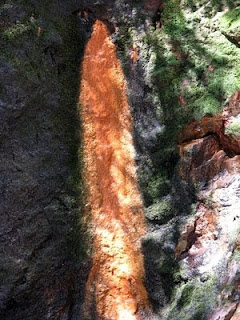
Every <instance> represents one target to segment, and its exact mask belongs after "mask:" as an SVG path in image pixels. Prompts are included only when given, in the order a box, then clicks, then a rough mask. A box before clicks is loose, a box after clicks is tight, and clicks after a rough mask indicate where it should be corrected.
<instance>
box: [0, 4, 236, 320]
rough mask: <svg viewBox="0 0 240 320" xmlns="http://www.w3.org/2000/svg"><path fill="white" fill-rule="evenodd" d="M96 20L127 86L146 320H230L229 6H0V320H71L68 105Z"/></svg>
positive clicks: (74, 175)
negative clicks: (141, 213) (141, 219)
mask: <svg viewBox="0 0 240 320" xmlns="http://www.w3.org/2000/svg"><path fill="white" fill-rule="evenodd" d="M96 17H97V18H98V19H100V20H104V22H105V23H106V24H107V26H108V28H109V31H110V32H112V39H113V41H114V43H115V44H116V46H117V48H118V55H119V58H120V59H121V62H122V67H123V69H124V72H125V75H126V77H127V81H128V101H129V104H130V106H131V112H132V117H133V120H134V124H133V126H134V140H135V145H136V148H137V158H136V161H137V164H138V178H139V185H140V189H141V192H142V195H143V198H144V204H145V212H146V218H147V221H148V222H149V225H148V227H149V230H148V233H147V235H146V236H145V237H144V239H143V246H142V247H143V253H144V262H145V269H146V285H147V288H148V294H149V299H150V300H151V302H152V304H153V308H154V311H155V313H156V318H157V319H163V320H179V319H183V320H206V319H211V320H217V319H219V318H220V319H225V320H226V319H231V320H238V318H239V305H238V302H239V268H238V265H239V239H237V234H238V233H239V206H240V204H239V198H240V194H239V192H240V191H239V183H240V182H239V181H240V177H239V175H240V173H239V170H240V155H239V128H240V125H239V97H240V95H239V91H238V90H239V87H240V82H239V79H240V78H239V71H240V69H239V1H232V0H229V1H222V0H219V1H214V0H210V1H205V0H199V1H197V0H191V1H190V0H189V1H184V2H183V1H182V2H181V4H179V1H177V0H173V1H170V0H165V1H160V0H159V1H157V0H156V1H155V0H146V1H140V0H139V1H130V0H129V1H123V0H118V1H110V0H104V1H89V0H84V1H80V0H68V1H58V0H53V1H50V2H49V1H47V0H44V1H42V2H41V4H39V2H38V1H36V0H31V1H24V0H20V1H15V0H4V1H3V2H2V3H1V4H0V18H1V19H0V27H1V38H0V46H1V48H3V50H1V53H0V95H1V97H0V154H1V162H0V171H1V182H0V184H1V188H0V203H1V206H0V210H1V218H2V219H1V231H0V234H1V250H2V253H1V261H0V262H1V269H0V281H1V292H0V309H1V311H0V317H1V319H4V320H15V319H17V320H23V319H31V320H32V319H33V320H38V319H54V320H55V319H61V320H63V319H69V320H70V319H71V320H72V319H74V320H79V309H80V307H81V304H82V301H83V298H84V288H85V280H86V277H87V275H88V272H89V263H88V260H89V258H86V254H88V253H89V252H86V251H89V250H91V248H89V247H88V248H86V245H85V241H84V239H85V235H84V232H83V230H82V229H81V226H80V220H81V213H80V211H81V210H79V209H81V205H82V196H81V195H82V193H81V192H82V191H81V179H79V172H78V167H79V166H80V167H81V163H80V162H81V161H80V160H79V159H81V152H80V155H79V152H78V150H77V149H78V147H79V139H78V137H79V123H78V121H77V120H76V119H77V117H76V113H77V110H76V109H77V108H76V105H77V97H78V94H79V92H78V90H79V74H78V70H79V65H80V62H81V61H80V60H81V57H82V54H83V49H84V46H85V43H86V41H87V39H88V38H89V37H90V35H91V32H92V25H93V23H94V21H95V19H96ZM221 110H222V111H221ZM186 124H189V125H188V126H186V127H185V129H183V127H184V126H185V125H186ZM180 133H181V134H180ZM177 144H179V146H177ZM178 150H179V151H180V152H179V153H178ZM78 156H79V157H80V158H79V159H78ZM93 318H94V316H93Z"/></svg>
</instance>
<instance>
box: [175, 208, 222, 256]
mask: <svg viewBox="0 0 240 320" xmlns="http://www.w3.org/2000/svg"><path fill="white" fill-rule="evenodd" d="M216 223H217V218H216V214H215V213H214V212H213V211H212V210H210V209H209V208H207V207H206V206H204V205H200V206H199V208H198V211H197V214H196V216H195V220H194V221H192V222H190V223H188V224H187V225H186V226H185V229H184V231H183V232H182V234H181V235H180V238H179V241H178V244H177V247H176V249H175V256H176V258H180V257H181V256H182V254H183V253H187V254H188V255H190V256H197V255H198V256H199V255H202V254H203V253H204V252H205V250H206V249H207V246H208V241H209V240H215V239H216V232H215V229H216Z"/></svg>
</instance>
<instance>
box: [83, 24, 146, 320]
mask: <svg viewBox="0 0 240 320" xmlns="http://www.w3.org/2000/svg"><path fill="white" fill-rule="evenodd" d="M81 72H82V81H81V88H80V92H81V96H80V105H81V118H82V122H83V159H84V180H85V189H86V198H87V200H86V209H85V214H86V216H87V217H89V219H88V223H89V226H90V229H91V230H90V232H91V234H92V236H93V248H94V252H93V262H92V269H91V271H90V274H89V278H88V281H87V285H86V298H85V304H84V313H85V318H86V319H88V320H89V319H94V318H97V319H108V320H111V319H112V320H117V319H127V320H136V319H141V318H142V317H144V315H146V314H149V313H151V311H150V310H151V308H150V305H149V302H148V297H147V291H146V289H145V286H144V266H143V256H142V252H141V243H140V240H141V237H142V236H143V235H144V233H145V225H144V216H143V204H142V200H141V196H140V193H139V190H138V185H137V177H136V165H135V150H134V146H133V138H132V119H131V114H130V107H129V105H128V102H127V97H126V94H125V80H124V75H123V71H122V68H121V66H120V63H119V61H118V59H117V55H116V49H115V46H114V44H113V43H112V41H111V38H110V35H109V33H108V29H107V27H106V26H105V25H104V24H103V23H102V22H101V21H98V20H97V21H96V22H95V24H94V26H93V33H92V36H91V38H90V40H89V42H88V44H87V46H86V49H85V54H84V59H83V63H82V70H81Z"/></svg>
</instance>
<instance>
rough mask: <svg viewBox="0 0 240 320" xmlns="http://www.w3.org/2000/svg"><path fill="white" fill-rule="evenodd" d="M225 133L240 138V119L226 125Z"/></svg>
mask: <svg viewBox="0 0 240 320" xmlns="http://www.w3.org/2000/svg"><path fill="white" fill-rule="evenodd" d="M225 133H226V134H227V135H231V136H234V137H235V138H237V139H239V138H240V119H239V118H238V119H236V120H234V121H233V122H232V123H231V124H230V125H229V126H227V127H226V129H225Z"/></svg>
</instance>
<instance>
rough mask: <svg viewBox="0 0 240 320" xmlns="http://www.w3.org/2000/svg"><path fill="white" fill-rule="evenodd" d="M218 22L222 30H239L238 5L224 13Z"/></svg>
mask: <svg viewBox="0 0 240 320" xmlns="http://www.w3.org/2000/svg"><path fill="white" fill-rule="evenodd" d="M220 24H221V27H222V28H223V29H224V30H227V29H228V30H229V29H239V30H240V7H237V8H235V9H233V10H230V11H228V12H227V13H225V14H224V15H223V16H222V17H221V19H220Z"/></svg>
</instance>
